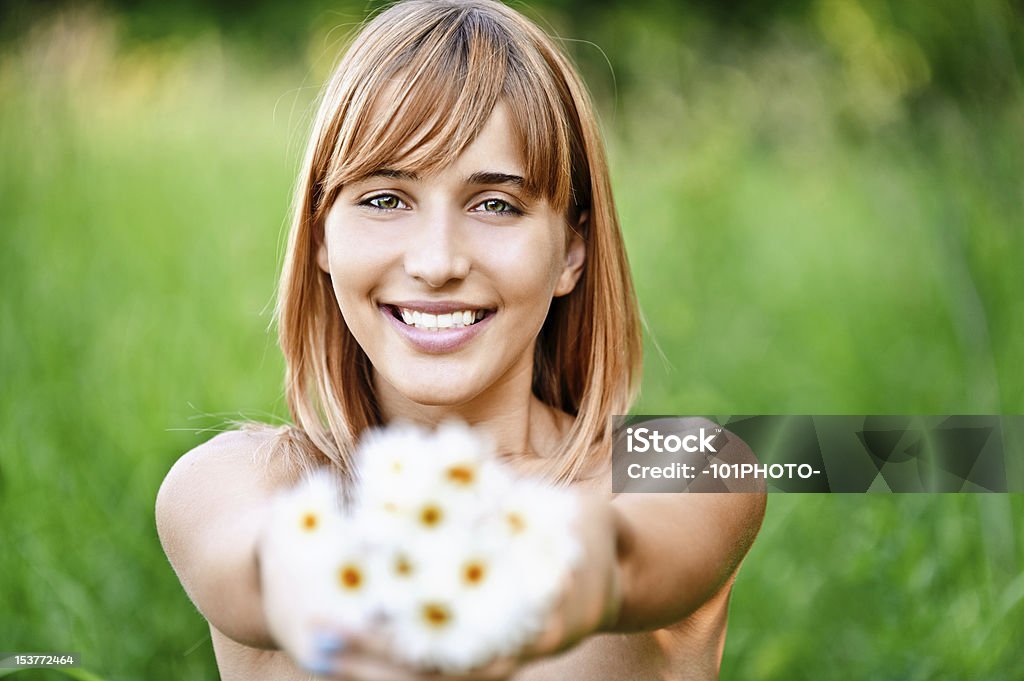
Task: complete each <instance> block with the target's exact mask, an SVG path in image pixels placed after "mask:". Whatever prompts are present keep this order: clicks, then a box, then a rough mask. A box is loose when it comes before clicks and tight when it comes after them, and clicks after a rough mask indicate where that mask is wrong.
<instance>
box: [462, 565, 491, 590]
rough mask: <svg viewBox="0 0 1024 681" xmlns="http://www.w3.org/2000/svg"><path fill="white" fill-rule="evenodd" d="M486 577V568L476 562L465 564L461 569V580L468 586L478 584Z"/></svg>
mask: <svg viewBox="0 0 1024 681" xmlns="http://www.w3.org/2000/svg"><path fill="white" fill-rule="evenodd" d="M486 576H487V566H486V565H484V564H483V563H482V562H480V561H477V560H474V561H472V562H470V563H467V564H466V566H465V567H464V568H463V569H462V579H463V580H464V581H465V582H466V583H467V584H469V585H470V586H476V585H478V584H480V583H481V582H483V581H484V577H486Z"/></svg>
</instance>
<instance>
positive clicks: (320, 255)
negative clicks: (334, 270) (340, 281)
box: [316, 238, 331, 274]
mask: <svg viewBox="0 0 1024 681" xmlns="http://www.w3.org/2000/svg"><path fill="white" fill-rule="evenodd" d="M316 264H317V265H319V267H320V269H321V270H323V271H324V272H326V273H327V274H330V273H331V266H330V265H331V261H330V258H328V257H327V239H326V238H323V239H320V245H318V246H317V247H316Z"/></svg>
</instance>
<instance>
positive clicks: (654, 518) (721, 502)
mask: <svg viewBox="0 0 1024 681" xmlns="http://www.w3.org/2000/svg"><path fill="white" fill-rule="evenodd" d="M612 506H613V507H614V508H615V511H616V514H617V516H618V527H619V529H618V533H617V534H618V538H619V575H620V577H619V581H620V589H621V601H620V609H619V615H618V618H617V619H616V621H615V624H614V625H612V626H611V627H608V628H607V629H608V630H610V631H619V632H627V631H637V630H644V629H657V628H660V627H663V626H667V625H669V624H672V623H673V622H678V621H680V620H682V619H684V618H685V617H687V616H688V615H690V614H691V613H693V612H694V611H696V610H697V609H698V608H699V607H700V606H702V605H703V604H704V603H705V602H706V601H707V600H708V599H709V598H711V597H712V596H713V595H714V594H715V593H716V592H717V591H718V590H719V589H720V588H721V587H722V585H723V584H725V582H726V580H727V579H728V578H729V576H730V575H731V574H732V573H733V571H734V570H735V569H736V567H737V566H738V565H739V563H740V561H741V560H742V559H743V556H745V555H746V553H747V551H748V550H749V548H750V545H751V544H752V543H753V541H754V537H755V536H756V535H757V531H758V529H759V528H760V526H761V519H762V518H763V517H764V509H765V495H764V494H763V493H760V494H759V493H731V494H714V493H694V494H622V495H619V496H618V497H617V498H616V499H615V500H614V501H613V502H612Z"/></svg>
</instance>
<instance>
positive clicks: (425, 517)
mask: <svg viewBox="0 0 1024 681" xmlns="http://www.w3.org/2000/svg"><path fill="white" fill-rule="evenodd" d="M443 518H444V513H443V512H442V511H441V509H440V508H439V507H438V506H436V505H434V504H427V505H426V506H424V507H423V508H422V509H420V522H421V523H423V524H424V525H426V526H427V527H436V526H437V525H438V524H440V522H441V520H442V519H443Z"/></svg>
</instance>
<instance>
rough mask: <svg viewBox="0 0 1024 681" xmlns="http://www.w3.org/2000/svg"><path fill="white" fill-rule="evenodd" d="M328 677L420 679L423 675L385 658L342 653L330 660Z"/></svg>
mask: <svg viewBox="0 0 1024 681" xmlns="http://www.w3.org/2000/svg"><path fill="white" fill-rule="evenodd" d="M332 664H333V667H332V669H331V673H330V678H332V679H337V680H338V681H422V680H423V676H422V675H421V674H418V673H417V672H415V671H413V670H411V669H409V668H407V667H404V666H402V665H399V664H396V663H394V662H391V661H390V660H388V659H387V658H380V657H376V656H373V655H364V654H361V653H343V654H341V655H338V656H336V657H335V658H334V660H333V661H332Z"/></svg>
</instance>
